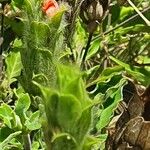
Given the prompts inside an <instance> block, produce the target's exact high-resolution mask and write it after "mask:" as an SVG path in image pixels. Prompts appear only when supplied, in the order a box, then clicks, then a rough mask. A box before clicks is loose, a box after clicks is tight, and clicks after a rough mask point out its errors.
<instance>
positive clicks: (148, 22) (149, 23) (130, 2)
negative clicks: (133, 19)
mask: <svg viewBox="0 0 150 150" xmlns="http://www.w3.org/2000/svg"><path fill="white" fill-rule="evenodd" d="M127 1H128V3H129V4H130V5H131V6H132V7H133V9H134V10H135V11H136V12H137V13H138V15H139V16H140V17H141V18H142V19H143V20H144V21H145V23H146V24H147V25H148V26H150V21H149V20H148V19H147V18H146V17H145V16H144V15H143V14H142V13H141V12H140V11H139V10H138V8H137V7H136V6H135V5H134V4H133V3H132V1H131V0H127Z"/></svg>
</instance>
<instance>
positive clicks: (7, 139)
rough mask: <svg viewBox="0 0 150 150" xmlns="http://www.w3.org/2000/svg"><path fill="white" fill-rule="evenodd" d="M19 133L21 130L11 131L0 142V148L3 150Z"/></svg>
mask: <svg viewBox="0 0 150 150" xmlns="http://www.w3.org/2000/svg"><path fill="white" fill-rule="evenodd" d="M20 134H21V131H17V132H14V133H11V134H10V135H9V136H8V137H7V138H6V139H5V140H4V141H3V142H2V143H0V149H1V150H3V149H5V148H7V147H8V144H9V143H10V142H11V140H12V139H13V138H15V137H16V136H18V135H20Z"/></svg>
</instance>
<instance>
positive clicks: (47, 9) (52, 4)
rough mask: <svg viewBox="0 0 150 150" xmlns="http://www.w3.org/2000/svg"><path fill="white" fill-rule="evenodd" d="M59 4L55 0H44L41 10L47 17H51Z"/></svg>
mask: <svg viewBox="0 0 150 150" xmlns="http://www.w3.org/2000/svg"><path fill="white" fill-rule="evenodd" d="M58 9H59V6H58V3H57V2H56V1H55V0H45V1H44V3H43V6H42V10H43V12H44V13H46V15H47V16H48V17H52V16H54V15H55V13H56V12H57V11H58Z"/></svg>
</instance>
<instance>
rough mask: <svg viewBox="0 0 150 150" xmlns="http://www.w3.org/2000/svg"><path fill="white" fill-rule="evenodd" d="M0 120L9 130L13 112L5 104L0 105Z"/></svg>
mask: <svg viewBox="0 0 150 150" xmlns="http://www.w3.org/2000/svg"><path fill="white" fill-rule="evenodd" d="M0 118H1V119H2V120H3V121H4V123H5V124H6V125H7V126H8V127H9V128H11V127H12V120H13V119H14V118H13V110H12V108H11V107H10V106H9V105H7V104H2V105H1V106H0Z"/></svg>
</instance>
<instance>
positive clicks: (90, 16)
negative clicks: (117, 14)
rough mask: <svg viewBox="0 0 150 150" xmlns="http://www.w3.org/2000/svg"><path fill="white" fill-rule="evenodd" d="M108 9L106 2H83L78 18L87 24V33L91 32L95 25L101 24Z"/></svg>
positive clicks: (96, 0)
mask: <svg viewBox="0 0 150 150" xmlns="http://www.w3.org/2000/svg"><path fill="white" fill-rule="evenodd" d="M107 8H108V0H105V2H103V1H102V0H84V1H83V3H82V5H81V11H80V17H81V19H82V20H83V22H84V23H85V24H87V27H88V31H89V32H93V31H94V30H95V29H96V27H97V23H98V22H101V21H102V19H103V17H104V15H105V12H106V10H107Z"/></svg>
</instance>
